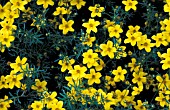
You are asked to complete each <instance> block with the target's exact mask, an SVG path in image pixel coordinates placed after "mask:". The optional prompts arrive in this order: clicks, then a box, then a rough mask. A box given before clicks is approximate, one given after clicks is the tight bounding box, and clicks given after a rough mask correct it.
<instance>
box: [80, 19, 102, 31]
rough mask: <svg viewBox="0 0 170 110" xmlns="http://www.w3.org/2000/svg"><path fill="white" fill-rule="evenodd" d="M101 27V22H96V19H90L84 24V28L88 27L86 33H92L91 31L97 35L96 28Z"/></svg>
mask: <svg viewBox="0 0 170 110" xmlns="http://www.w3.org/2000/svg"><path fill="white" fill-rule="evenodd" d="M98 25H100V22H99V21H95V20H94V19H91V18H90V19H89V21H88V23H83V24H82V26H83V27H86V28H87V29H86V32H87V33H90V32H91V31H93V32H95V33H97V28H96V26H98Z"/></svg>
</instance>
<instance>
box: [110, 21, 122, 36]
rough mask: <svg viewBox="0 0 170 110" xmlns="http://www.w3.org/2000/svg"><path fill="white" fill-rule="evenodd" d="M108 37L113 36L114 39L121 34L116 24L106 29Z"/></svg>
mask: <svg viewBox="0 0 170 110" xmlns="http://www.w3.org/2000/svg"><path fill="white" fill-rule="evenodd" d="M108 32H109V37H113V36H115V37H116V38H119V37H120V33H122V32H123V30H122V29H121V27H120V25H118V24H116V25H114V26H110V27H108Z"/></svg>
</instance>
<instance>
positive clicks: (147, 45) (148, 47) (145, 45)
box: [139, 39, 155, 52]
mask: <svg viewBox="0 0 170 110" xmlns="http://www.w3.org/2000/svg"><path fill="white" fill-rule="evenodd" d="M154 46H155V44H154V43H151V40H150V39H145V41H144V42H143V43H142V45H141V47H140V46H139V48H142V49H143V48H144V49H145V51H146V52H150V51H151V47H154Z"/></svg>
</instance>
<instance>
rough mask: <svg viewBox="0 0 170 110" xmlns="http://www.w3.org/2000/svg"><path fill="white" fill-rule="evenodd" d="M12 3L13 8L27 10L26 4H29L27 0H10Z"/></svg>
mask: <svg viewBox="0 0 170 110" xmlns="http://www.w3.org/2000/svg"><path fill="white" fill-rule="evenodd" d="M10 2H11V3H12V6H11V10H12V11H13V10H15V9H19V10H25V7H24V5H26V4H27V1H25V0H10Z"/></svg>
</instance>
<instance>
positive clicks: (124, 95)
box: [115, 89, 129, 107]
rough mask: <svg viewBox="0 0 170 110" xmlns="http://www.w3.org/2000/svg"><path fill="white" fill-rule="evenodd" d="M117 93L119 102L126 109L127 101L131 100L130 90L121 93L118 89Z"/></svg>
mask: <svg viewBox="0 0 170 110" xmlns="http://www.w3.org/2000/svg"><path fill="white" fill-rule="evenodd" d="M115 93H116V95H117V101H118V102H120V104H121V105H123V106H125V107H126V106H127V105H126V100H127V99H128V98H129V96H128V94H129V90H127V89H125V90H123V91H122V92H121V91H120V90H118V89H117V90H116V91H115Z"/></svg>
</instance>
